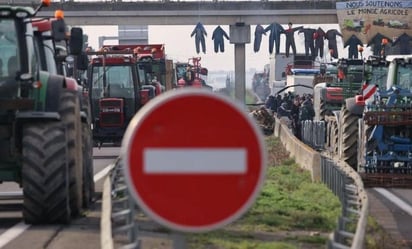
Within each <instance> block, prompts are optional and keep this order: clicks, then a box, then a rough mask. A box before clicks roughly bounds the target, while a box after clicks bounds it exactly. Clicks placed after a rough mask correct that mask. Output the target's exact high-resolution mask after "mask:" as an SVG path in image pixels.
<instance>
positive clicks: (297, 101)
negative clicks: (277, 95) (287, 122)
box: [290, 96, 301, 139]
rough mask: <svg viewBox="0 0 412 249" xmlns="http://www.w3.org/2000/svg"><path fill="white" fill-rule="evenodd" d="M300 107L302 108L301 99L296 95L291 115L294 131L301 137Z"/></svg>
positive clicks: (296, 135)
mask: <svg viewBox="0 0 412 249" xmlns="http://www.w3.org/2000/svg"><path fill="white" fill-rule="evenodd" d="M299 109H300V99H299V96H296V97H295V99H294V100H293V105H292V108H291V110H290V116H291V118H292V131H293V134H294V135H295V137H297V138H298V139H300V127H301V126H300V122H299Z"/></svg>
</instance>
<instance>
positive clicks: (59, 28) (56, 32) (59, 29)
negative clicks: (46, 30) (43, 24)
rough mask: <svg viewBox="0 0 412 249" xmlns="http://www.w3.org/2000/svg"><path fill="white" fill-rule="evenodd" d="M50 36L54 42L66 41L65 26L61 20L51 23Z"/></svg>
mask: <svg viewBox="0 0 412 249" xmlns="http://www.w3.org/2000/svg"><path fill="white" fill-rule="evenodd" d="M52 36H53V39H54V40H55V41H63V40H64V39H66V24H65V23H64V20H63V19H57V20H55V21H53V22H52Z"/></svg>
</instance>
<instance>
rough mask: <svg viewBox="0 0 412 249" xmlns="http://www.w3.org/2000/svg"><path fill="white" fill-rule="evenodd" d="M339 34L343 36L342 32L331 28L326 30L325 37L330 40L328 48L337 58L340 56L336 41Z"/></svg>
mask: <svg viewBox="0 0 412 249" xmlns="http://www.w3.org/2000/svg"><path fill="white" fill-rule="evenodd" d="M337 36H340V37H342V34H341V33H340V32H339V31H337V30H336V29H329V30H328V31H326V34H325V39H327V40H328V48H329V52H330V55H331V56H332V57H333V58H335V59H337V58H339V54H338V45H337V41H336V37H337Z"/></svg>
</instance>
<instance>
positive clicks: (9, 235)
mask: <svg viewBox="0 0 412 249" xmlns="http://www.w3.org/2000/svg"><path fill="white" fill-rule="evenodd" d="M113 167H114V164H110V165H109V166H107V167H106V168H104V169H103V170H101V171H99V172H98V173H97V174H95V175H94V177H93V180H94V182H97V181H98V180H100V179H102V178H103V177H105V176H106V175H107V174H108V173H109V171H110V170H111V169H113ZM30 226H31V225H28V224H25V223H24V222H23V221H22V222H19V223H17V224H16V225H14V226H13V227H12V228H10V229H7V231H5V232H4V233H2V234H0V248H2V247H3V246H5V245H7V244H8V243H10V241H12V240H14V239H15V238H17V237H18V236H19V235H20V234H22V233H23V232H24V231H26V230H27V229H28V228H29V227H30Z"/></svg>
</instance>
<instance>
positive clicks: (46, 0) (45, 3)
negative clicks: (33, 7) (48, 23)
mask: <svg viewBox="0 0 412 249" xmlns="http://www.w3.org/2000/svg"><path fill="white" fill-rule="evenodd" d="M50 2H51V0H42V1H41V3H42V5H43V6H46V7H49V6H50Z"/></svg>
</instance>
